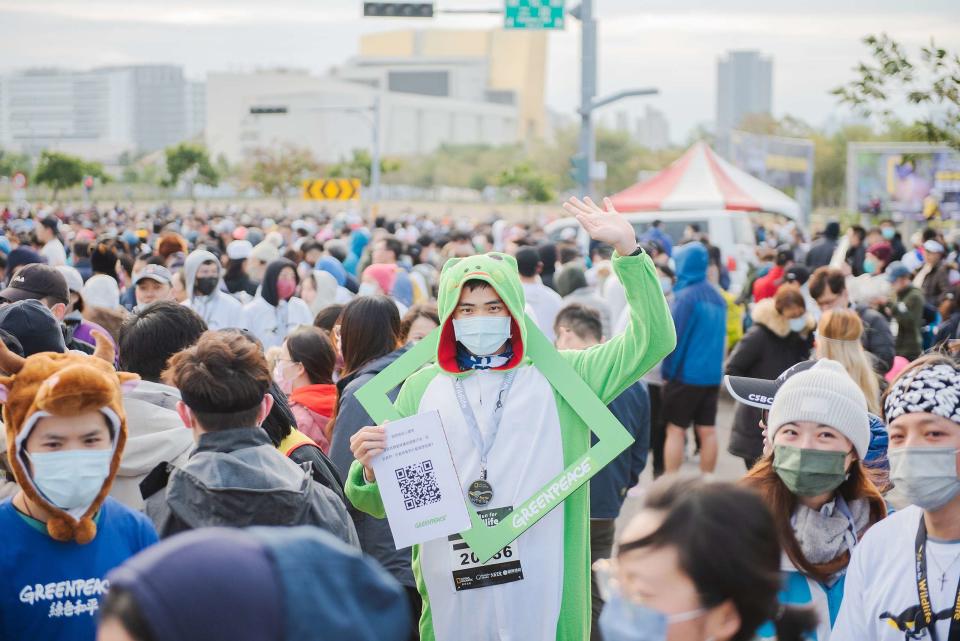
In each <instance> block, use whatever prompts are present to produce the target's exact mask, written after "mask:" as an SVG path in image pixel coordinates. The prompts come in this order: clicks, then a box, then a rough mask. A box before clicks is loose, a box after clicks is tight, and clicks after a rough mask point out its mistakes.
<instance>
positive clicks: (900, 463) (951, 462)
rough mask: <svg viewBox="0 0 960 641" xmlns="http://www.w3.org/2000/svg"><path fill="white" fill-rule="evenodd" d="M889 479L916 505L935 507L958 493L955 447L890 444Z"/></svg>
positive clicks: (934, 509)
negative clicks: (899, 445) (892, 445)
mask: <svg viewBox="0 0 960 641" xmlns="http://www.w3.org/2000/svg"><path fill="white" fill-rule="evenodd" d="M887 457H888V458H889V459H890V480H891V481H893V484H894V486H895V487H896V488H897V491H899V492H900V493H901V494H903V496H904V498H906V499H907V500H908V501H910V503H912V504H913V505H916V506H917V507H919V508H921V509H924V510H929V511H936V510H939V509H940V508H942V507H943V506H944V505H946V504H947V503H949V502H950V501H952V500H953V499H954V497H955V496H957V494H960V478H957V449H956V448H954V447H903V448H896V449H894V448H890V450H889V451H888V452H887Z"/></svg>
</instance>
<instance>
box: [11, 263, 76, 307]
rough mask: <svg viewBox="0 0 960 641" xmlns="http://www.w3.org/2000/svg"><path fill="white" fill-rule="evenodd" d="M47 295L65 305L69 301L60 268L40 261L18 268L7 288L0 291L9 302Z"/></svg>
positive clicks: (68, 293)
mask: <svg viewBox="0 0 960 641" xmlns="http://www.w3.org/2000/svg"><path fill="white" fill-rule="evenodd" d="M47 297H50V298H53V299H54V300H56V301H57V302H58V303H63V304H64V305H66V304H68V303H69V302H70V290H69V289H68V288H67V279H66V278H64V276H63V274H61V273H60V270H58V269H57V268H56V267H51V266H50V265H43V264H40V263H30V264H29V265H24V266H23V267H21V268H20V269H18V270H17V272H16V273H15V274H14V275H13V278H11V279H10V282H9V283H7V288H6V289H4V290H3V291H0V298H2V299H6V300H8V301H11V302H16V301H19V300H30V299H40V298H47Z"/></svg>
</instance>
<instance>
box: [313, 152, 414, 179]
mask: <svg viewBox="0 0 960 641" xmlns="http://www.w3.org/2000/svg"><path fill="white" fill-rule="evenodd" d="M400 166H401V163H400V161H399V160H397V159H392V158H381V159H380V176H381V177H382V176H384V175H386V174H389V173H392V172H395V171H397V170H398V169H399V168H400ZM372 167H373V158H372V157H371V156H370V152H369V151H367V150H366V149H354V150H353V153H352V155H351V157H350V159H349V160H341V161H340V162H338V163H336V164H334V165H331V166H329V167H327V176H328V177H330V178H359V179H360V182H362V183H363V184H364V185H369V184H370V170H371V168H372Z"/></svg>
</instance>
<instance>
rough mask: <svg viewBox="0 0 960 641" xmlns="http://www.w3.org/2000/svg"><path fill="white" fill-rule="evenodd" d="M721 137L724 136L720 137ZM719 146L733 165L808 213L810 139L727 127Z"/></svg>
mask: <svg viewBox="0 0 960 641" xmlns="http://www.w3.org/2000/svg"><path fill="white" fill-rule="evenodd" d="M724 138H725V140H724ZM719 147H720V149H723V150H725V152H726V153H725V154H724V155H725V156H726V158H727V160H729V161H730V162H731V163H732V164H733V165H734V166H736V167H738V168H740V169H742V170H744V171H745V172H747V173H748V174H750V175H751V176H753V177H755V178H759V179H760V180H762V181H763V182H765V183H767V184H768V185H770V186H771V187H775V188H777V189H779V190H780V191H782V192H783V193H785V194H787V195H788V196H790V197H792V198H794V199H795V200H796V201H797V202H799V203H800V206H801V207H802V208H803V210H804V213H805V214H806V215H809V214H810V209H811V197H812V194H813V141H812V140H807V139H804V138H783V137H779V136H764V135H760V134H751V133H747V132H745V131H737V130H733V131H730V132H729V134H727V135H726V136H722V137H721V141H720V145H719Z"/></svg>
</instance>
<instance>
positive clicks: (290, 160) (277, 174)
mask: <svg viewBox="0 0 960 641" xmlns="http://www.w3.org/2000/svg"><path fill="white" fill-rule="evenodd" d="M316 171H317V161H316V160H315V159H314V157H313V154H311V153H310V151H309V150H307V149H304V148H302V147H296V146H294V145H284V146H282V147H279V148H271V149H257V150H256V151H254V152H253V156H252V158H251V160H250V163H249V164H248V166H247V170H246V172H245V173H246V176H245V177H246V181H247V182H248V183H249V184H251V185H253V186H255V187H256V188H257V189H259V190H260V191H261V192H262V193H263V194H266V195H273V196H277V197H279V198H280V202H281V204H282V205H283V206H284V207H286V206H287V192H289V190H290V188H291V187H295V186H297V185H299V184H300V181H301V180H303V179H304V178H307V177H308V176H307V175H308V173H310V172H316Z"/></svg>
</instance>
